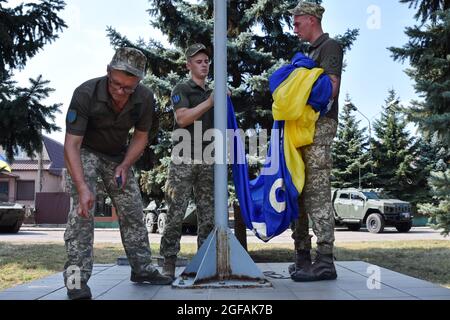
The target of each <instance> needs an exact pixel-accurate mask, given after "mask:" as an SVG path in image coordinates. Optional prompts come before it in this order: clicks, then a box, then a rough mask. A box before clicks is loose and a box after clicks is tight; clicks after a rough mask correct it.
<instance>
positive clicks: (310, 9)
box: [289, 0, 325, 20]
mask: <svg viewBox="0 0 450 320" xmlns="http://www.w3.org/2000/svg"><path fill="white" fill-rule="evenodd" d="M289 12H290V13H291V14H293V15H294V16H302V15H305V14H307V15H310V16H313V17H316V18H318V19H319V20H322V16H323V13H324V12H325V8H324V7H322V6H321V5H319V4H317V3H314V2H310V1H303V0H302V1H300V2H299V3H298V4H297V6H296V7H295V8H294V9H291V10H289Z"/></svg>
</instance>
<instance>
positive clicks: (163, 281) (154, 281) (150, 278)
mask: <svg viewBox="0 0 450 320" xmlns="http://www.w3.org/2000/svg"><path fill="white" fill-rule="evenodd" d="M130 281H131V282H137V283H143V282H146V283H149V284H151V285H169V284H171V283H172V282H173V279H172V278H171V277H168V276H165V275H162V274H161V273H159V271H158V269H156V268H154V269H153V270H152V271H147V272H146V273H145V274H140V275H138V274H136V273H134V272H133V271H131V277H130Z"/></svg>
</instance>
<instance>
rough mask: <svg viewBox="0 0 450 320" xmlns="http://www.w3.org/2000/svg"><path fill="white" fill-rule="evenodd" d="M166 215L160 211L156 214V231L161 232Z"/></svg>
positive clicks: (164, 226)
mask: <svg viewBox="0 0 450 320" xmlns="http://www.w3.org/2000/svg"><path fill="white" fill-rule="evenodd" d="M166 220H167V215H166V214H165V213H160V214H159V215H158V233H159V234H163V232H164V229H165V228H166Z"/></svg>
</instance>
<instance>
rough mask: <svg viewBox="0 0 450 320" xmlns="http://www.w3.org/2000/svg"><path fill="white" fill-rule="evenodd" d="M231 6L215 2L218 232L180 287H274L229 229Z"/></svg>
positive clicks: (185, 273) (181, 279)
mask: <svg viewBox="0 0 450 320" xmlns="http://www.w3.org/2000/svg"><path fill="white" fill-rule="evenodd" d="M227 5H228V1H226V0H214V127H215V129H216V135H215V139H216V140H215V160H216V164H215V167H214V210H215V216H214V220H215V225H216V227H215V229H214V231H213V232H212V233H211V234H210V235H209V237H208V239H206V241H205V242H204V243H203V245H202V247H201V248H200V249H199V251H198V252H197V254H196V255H195V256H194V257H193V258H192V260H191V262H190V263H189V265H188V266H187V267H186V268H185V270H184V271H183V273H182V274H181V276H180V277H178V278H177V279H176V280H175V281H174V283H173V284H172V286H173V287H176V288H205V287H206V288H230V287H237V288H242V287H270V286H271V283H270V282H268V281H267V280H266V279H265V277H264V275H263V273H262V272H261V271H260V270H259V269H258V267H257V266H256V264H255V263H254V262H253V260H252V259H251V257H250V256H249V255H248V253H247V252H246V251H245V250H244V249H243V248H242V246H241V244H240V243H239V241H238V240H237V239H236V237H235V236H234V235H233V234H232V233H231V230H229V228H228V169H227V155H228V152H227V78H228V75H227Z"/></svg>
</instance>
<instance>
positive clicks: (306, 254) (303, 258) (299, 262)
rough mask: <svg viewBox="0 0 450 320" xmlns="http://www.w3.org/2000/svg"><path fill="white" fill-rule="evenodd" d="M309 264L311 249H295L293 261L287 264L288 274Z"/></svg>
mask: <svg viewBox="0 0 450 320" xmlns="http://www.w3.org/2000/svg"><path fill="white" fill-rule="evenodd" d="M310 265H311V251H309V250H295V263H293V264H291V265H289V268H288V270H289V274H292V273H293V272H295V271H296V270H300V269H303V268H306V267H309V266H310Z"/></svg>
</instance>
